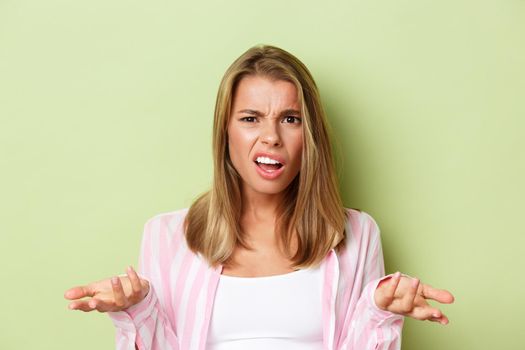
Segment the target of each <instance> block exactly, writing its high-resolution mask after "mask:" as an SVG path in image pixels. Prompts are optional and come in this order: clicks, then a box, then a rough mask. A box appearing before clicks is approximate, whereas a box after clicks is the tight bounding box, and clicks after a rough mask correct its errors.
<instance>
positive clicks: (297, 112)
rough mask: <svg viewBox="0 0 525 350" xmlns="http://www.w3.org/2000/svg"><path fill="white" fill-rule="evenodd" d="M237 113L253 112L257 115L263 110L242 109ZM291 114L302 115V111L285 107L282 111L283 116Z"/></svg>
mask: <svg viewBox="0 0 525 350" xmlns="http://www.w3.org/2000/svg"><path fill="white" fill-rule="evenodd" d="M237 113H247V114H251V115H255V116H262V115H263V114H262V113H261V112H259V111H256V110H254V109H242V110H240V111H237ZM290 114H294V115H300V114H301V112H300V111H298V110H296V109H285V110H284V111H282V112H281V116H283V115H290Z"/></svg>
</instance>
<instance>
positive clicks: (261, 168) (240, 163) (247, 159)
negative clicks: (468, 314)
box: [228, 75, 303, 194]
mask: <svg viewBox="0 0 525 350" xmlns="http://www.w3.org/2000/svg"><path fill="white" fill-rule="evenodd" d="M302 129H303V120H302V115H301V104H300V100H299V98H298V96H297V89H296V87H295V85H294V84H293V83H291V82H288V81H285V80H272V79H270V78H267V77H263V76H258V75H250V76H246V77H244V78H242V79H241V81H239V83H238V84H237V88H236V90H235V92H234V95H233V101H232V108H231V115H230V119H229V122H228V150H229V154H230V159H231V161H232V163H233V166H234V167H235V169H236V170H237V172H238V173H239V175H240V176H241V178H242V180H243V190H253V191H255V192H258V193H267V194H277V193H280V192H282V191H283V190H285V189H286V187H288V185H289V184H290V183H291V182H292V180H293V179H294V178H295V177H296V176H297V174H298V173H299V170H300V169H301V155H302V150H303V130H302Z"/></svg>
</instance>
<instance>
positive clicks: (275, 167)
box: [254, 161, 283, 172]
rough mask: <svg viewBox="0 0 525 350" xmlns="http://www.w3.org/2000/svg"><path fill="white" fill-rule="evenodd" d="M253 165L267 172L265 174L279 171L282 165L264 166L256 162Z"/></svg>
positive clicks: (264, 164)
mask: <svg viewBox="0 0 525 350" xmlns="http://www.w3.org/2000/svg"><path fill="white" fill-rule="evenodd" d="M254 163H255V164H257V166H258V167H259V168H261V169H262V170H264V171H267V172H272V171H276V170H279V169H281V168H282V167H283V165H282V164H281V163H277V164H266V163H259V162H258V161H254Z"/></svg>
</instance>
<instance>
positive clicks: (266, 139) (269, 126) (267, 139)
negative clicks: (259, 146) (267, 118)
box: [261, 123, 281, 146]
mask: <svg viewBox="0 0 525 350" xmlns="http://www.w3.org/2000/svg"><path fill="white" fill-rule="evenodd" d="M265 124H266V125H265V126H264V127H263V129H262V131H261V133H262V134H261V140H262V143H264V144H267V145H270V146H279V145H281V136H280V135H279V130H278V126H277V125H275V124H274V123H265Z"/></svg>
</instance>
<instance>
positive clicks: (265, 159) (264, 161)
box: [256, 157, 281, 164]
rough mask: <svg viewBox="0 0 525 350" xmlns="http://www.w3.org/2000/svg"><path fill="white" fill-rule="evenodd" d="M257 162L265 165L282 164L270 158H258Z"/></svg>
mask: <svg viewBox="0 0 525 350" xmlns="http://www.w3.org/2000/svg"><path fill="white" fill-rule="evenodd" d="M256 161H257V162H258V163H264V164H281V163H279V162H278V161H276V160H273V159H271V158H268V157H257V159H256Z"/></svg>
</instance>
